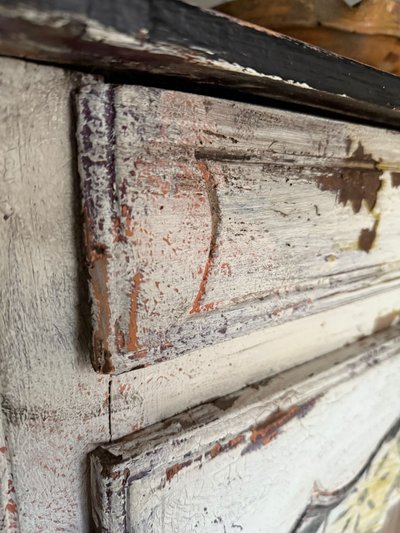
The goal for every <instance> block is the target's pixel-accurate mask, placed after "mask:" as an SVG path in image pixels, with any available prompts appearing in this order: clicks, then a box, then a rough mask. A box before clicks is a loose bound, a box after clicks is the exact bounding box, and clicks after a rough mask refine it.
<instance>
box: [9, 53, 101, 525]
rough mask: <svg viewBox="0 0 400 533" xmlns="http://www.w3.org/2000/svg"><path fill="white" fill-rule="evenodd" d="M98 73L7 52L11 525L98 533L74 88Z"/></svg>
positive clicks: (94, 402) (96, 433)
mask: <svg viewBox="0 0 400 533" xmlns="http://www.w3.org/2000/svg"><path fill="white" fill-rule="evenodd" d="M89 80H90V81H93V78H91V77H87V76H82V75H80V74H78V73H71V72H68V71H65V70H63V69H58V68H51V67H48V66H44V65H36V64H33V63H27V62H25V61H20V60H12V59H7V58H0V124H1V126H0V169H1V170H0V417H1V421H0V531H1V533H55V532H59V531H64V532H67V533H78V532H79V533H89V531H90V525H91V520H90V512H89V506H88V498H87V486H88V485H87V454H88V452H89V451H91V450H93V448H95V447H96V445H97V444H99V443H103V442H108V440H109V438H110V427H109V416H108V412H109V381H110V378H109V377H108V376H98V375H96V374H95V372H93V368H92V366H91V364H90V357H89V338H90V320H88V305H87V290H86V287H85V272H84V258H83V257H82V254H81V252H80V249H81V240H82V239H81V233H82V220H81V215H80V199H79V183H78V178H77V172H76V158H75V153H74V144H73V141H74V136H73V114H72V109H71V94H72V93H73V92H74V91H75V90H76V89H77V87H79V86H80V85H81V84H84V83H87V82H88V81H89Z"/></svg>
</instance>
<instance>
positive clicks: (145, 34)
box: [0, 0, 400, 126]
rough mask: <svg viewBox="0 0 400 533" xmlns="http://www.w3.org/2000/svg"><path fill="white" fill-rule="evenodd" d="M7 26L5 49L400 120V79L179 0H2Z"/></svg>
mask: <svg viewBox="0 0 400 533" xmlns="http://www.w3.org/2000/svg"><path fill="white" fill-rule="evenodd" d="M0 30H1V34H0V35H1V38H0V53H1V54H3V55H12V56H18V57H26V58H29V59H39V60H41V61H47V62H51V63H55V62H58V63H61V64H63V65H79V66H85V67H89V68H90V71H91V72H92V71H93V69H97V70H99V71H104V70H107V71H110V70H111V71H118V72H121V73H125V74H126V73H129V74H131V73H132V71H136V72H147V73H152V74H157V75H162V76H163V77H165V76H175V77H178V78H181V79H182V78H184V79H185V80H186V81H187V80H193V81H195V82H200V83H202V84H204V83H205V84H208V85H211V86H213V87H219V86H220V85H221V83H222V84H223V86H224V87H225V88H228V87H229V88H231V89H234V90H235V91H240V92H245V93H248V94H253V95H258V96H260V95H261V96H264V97H265V96H266V97H272V98H275V99H279V100H285V101H289V102H297V103H300V104H302V105H311V106H314V107H319V108H323V109H330V110H333V111H335V112H340V113H344V114H350V115H355V116H359V117H363V118H368V119H369V120H375V121H379V122H381V123H385V124H391V125H395V126H398V125H399V123H400V120H399V113H398V109H399V107H400V99H399V94H400V91H399V87H400V80H399V79H397V78H396V77H393V76H391V75H389V74H386V73H383V72H379V71H377V70H374V69H372V68H369V67H366V66H365V65H360V64H359V63H357V62H354V61H351V60H347V59H344V58H338V57H336V56H334V55H333V54H330V53H329V52H326V51H324V50H321V49H318V48H316V47H313V46H310V45H306V44H304V43H301V42H299V41H296V40H294V39H291V38H288V37H286V36H283V35H279V34H277V33H276V32H273V31H268V30H263V29H262V28H260V27H255V26H252V25H251V24H249V23H244V22H240V21H237V20H236V21H235V20H234V19H232V18H230V17H227V16H224V15H222V14H218V13H215V12H211V11H207V10H201V9H199V8H196V7H194V6H189V5H185V4H184V3H182V2H179V1H177V0H152V1H150V0H145V1H144V0H129V1H127V0H118V1H115V0H106V1H104V0H94V1H89V0H86V1H80V2H77V1H74V2H71V1H65V0H57V1H54V2H52V1H49V0H25V1H24V2H20V1H17V2H16V1H15V0H2V1H1V2H0ZM255 51H256V52H257V53H255Z"/></svg>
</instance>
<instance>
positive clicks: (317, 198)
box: [78, 83, 400, 373]
mask: <svg viewBox="0 0 400 533" xmlns="http://www.w3.org/2000/svg"><path fill="white" fill-rule="evenodd" d="M399 140H400V136H399V134H398V133H397V132H393V131H389V130H385V129H378V128H371V127H367V126H362V125H356V124H349V123H344V122H338V121H333V120H328V119H322V118H317V117H313V116H310V115H302V114H298V113H290V112H287V111H281V110H276V109H269V108H264V107H258V106H254V105H248V104H242V103H237V102H231V101H225V100H218V99H215V98H210V97H204V96H200V95H191V94H184V93H179V92H174V91H165V90H159V89H151V88H144V87H137V86H110V85H105V84H101V83H99V84H94V85H89V86H87V87H84V88H83V89H82V90H81V91H80V94H79V96H78V144H79V170H80V174H81V178H82V190H83V199H84V213H85V221H86V222H85V225H86V251H87V260H88V264H89V273H90V286H91V295H92V303H93V325H94V342H93V345H94V356H93V364H94V366H95V368H96V369H97V370H101V371H102V372H105V373H110V372H117V373H118V372H122V371H126V370H128V369H133V368H137V367H142V366H144V365H148V364H153V363H156V362H160V361H165V360H167V359H170V358H172V357H177V356H179V355H181V354H183V353H186V352H190V351H191V350H194V349H198V348H201V347H203V346H207V345H212V344H215V343H218V342H222V341H224V340H227V339H231V338H235V337H237V336H239V335H244V334H247V333H249V332H252V331H256V330H260V329H263V328H266V327H270V326H274V325H277V324H281V323H283V322H286V321H289V320H293V319H296V318H301V317H304V316H307V315H311V314H315V313H319V312H323V311H326V310H327V309H332V308H336V307H337V306H339V305H344V304H348V303H351V302H355V301H359V300H360V299H364V298H366V297H369V296H372V295H376V294H379V293H382V294H384V293H385V292H388V291H393V290H395V289H396V288H398V286H399V275H398V271H399V264H400V246H399V244H400V235H399V232H398V229H397V223H396V221H397V218H398V211H399V208H400V188H399V175H400V174H399V169H400V155H399V150H398V145H399ZM391 312H393V313H394V315H393V316H395V314H396V313H398V310H397V309H395V308H394V309H393V310H391ZM377 314H378V313H377Z"/></svg>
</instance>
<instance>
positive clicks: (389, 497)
mask: <svg viewBox="0 0 400 533" xmlns="http://www.w3.org/2000/svg"><path fill="white" fill-rule="evenodd" d="M399 331H400V330H399V328H398V327H395V328H392V329H390V330H387V331H385V332H383V333H380V334H376V335H375V336H372V337H371V338H368V339H365V340H364V341H360V342H358V343H355V344H354V345H350V346H348V347H346V348H343V349H341V350H338V351H335V352H332V353H330V354H328V355H327V356H324V357H322V358H319V359H316V360H314V361H311V362H309V363H307V364H305V365H302V366H299V367H297V368H295V369H292V370H290V371H287V372H285V373H283V374H280V375H277V376H276V377H275V378H272V379H270V380H269V381H267V382H264V383H259V384H258V385H255V386H253V387H248V388H245V389H242V390H241V391H239V392H237V393H234V394H231V395H229V396H226V397H222V398H220V399H218V400H216V401H214V402H212V403H209V404H206V405H202V406H200V407H197V408H194V409H191V410H190V411H188V412H186V413H183V414H181V415H178V416H176V417H174V418H172V419H169V420H167V421H165V422H163V423H159V424H156V425H154V426H151V427H149V428H147V429H145V430H142V431H139V432H137V433H135V434H132V435H131V436H128V437H125V438H123V439H121V440H120V441H119V442H117V443H115V444H111V445H108V446H104V447H101V448H99V449H97V450H96V451H95V452H93V454H92V457H91V465H92V497H93V509H94V519H95V521H96V524H97V527H98V530H99V531H103V532H113V533H119V532H121V533H122V532H128V531H132V532H133V531H134V532H135V533H141V532H143V533H144V532H146V533H159V532H160V531H163V532H165V533H180V532H182V531H197V530H198V531H201V532H202V533H214V532H225V531H226V532H232V533H236V532H237V531H238V530H239V531H244V532H248V533H266V532H270V531H271V532H272V531H273V532H274V533H289V532H293V533H294V532H296V533H300V532H301V533H304V532H306V531H307V532H308V533H309V532H310V531H314V532H317V531H318V532H319V531H322V530H323V531H329V532H333V531H338V530H340V531H342V530H343V531H344V529H343V526H344V523H346V522H347V521H349V524H350V525H351V527H353V526H354V527H356V526H355V524H357V523H359V524H361V526H362V527H361V529H360V531H372V530H373V531H375V530H376V531H378V530H379V529H378V526H379V525H381V524H383V523H384V521H385V518H386V514H387V512H388V510H389V508H390V507H391V506H392V505H394V504H396V503H398V502H399V501H400V492H399V489H398V484H397V483H396V476H397V475H398V470H399V465H400V454H399V438H400V437H399V435H400V433H399V420H398V405H399V401H400V388H399V375H400V358H399V337H398V335H399ZM377 413H379V416H377ZM372 419H373V420H374V422H373V424H371V420H372ZM344 515H346V518H345V520H344ZM323 527H326V528H327V529H323ZM320 528H321V529H320ZM335 528H336V529H335ZM338 528H339V529H338ZM351 530H353V529H351ZM354 530H355V529H354ZM349 531H350V529H349Z"/></svg>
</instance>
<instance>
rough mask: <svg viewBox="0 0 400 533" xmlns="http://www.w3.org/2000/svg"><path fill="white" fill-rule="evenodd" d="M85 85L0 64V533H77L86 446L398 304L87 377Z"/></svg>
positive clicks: (227, 387)
mask: <svg viewBox="0 0 400 533" xmlns="http://www.w3.org/2000/svg"><path fill="white" fill-rule="evenodd" d="M89 81H90V82H91V83H92V80H91V79H88V78H86V77H83V78H82V77H81V76H79V75H73V74H71V73H69V72H67V71H65V70H63V69H57V68H50V67H45V66H40V65H35V64H33V63H25V62H23V61H19V60H10V59H5V58H1V59H0V87H1V91H0V118H1V127H0V154H1V157H0V165H1V171H0V205H1V206H4V205H6V206H7V207H6V212H4V213H2V215H6V217H5V218H3V216H2V217H1V218H0V246H1V251H2V253H1V254H0V301H1V307H2V312H1V313H0V339H1V340H0V352H1V353H0V385H1V417H2V431H3V435H1V434H0V478H1V480H0V483H1V486H0V529H1V531H2V533H3V531H4V533H17V532H18V533H56V532H57V531H62V530H64V531H65V532H67V533H88V532H89V531H90V530H91V522H90V518H89V501H88V490H89V482H88V453H89V452H90V451H91V450H93V449H94V448H95V447H96V446H97V445H99V444H102V443H107V442H108V441H109V439H110V438H112V439H116V438H119V437H122V436H125V435H127V434H128V433H130V432H131V431H132V430H133V429H134V428H138V427H145V426H148V425H149V424H154V423H156V422H158V421H160V420H161V419H164V418H166V417H169V416H172V415H174V414H176V413H178V412H182V411H184V410H185V409H187V408H188V407H192V406H195V405H197V404H199V403H201V402H204V401H208V400H210V398H214V397H216V396H220V395H223V394H227V393H229V392H232V391H233V390H235V389H239V388H241V387H243V386H244V385H246V384H248V383H250V382H254V381H258V380H260V379H262V378H263V377H265V376H267V375H271V374H274V373H276V372H278V371H281V370H283V369H285V368H287V367H288V366H292V365H293V364H298V363H301V362H303V361H304V360H306V359H308V358H312V357H316V356H318V355H321V354H322V353H325V352H326V351H328V350H332V349H334V348H338V347H340V346H342V345H344V344H345V343H347V342H352V341H354V340H355V339H357V338H358V337H360V336H364V335H368V334H369V333H371V332H372V331H374V330H376V329H377V328H378V329H379V327H383V326H384V325H388V324H389V323H390V322H391V320H392V319H394V318H395V311H396V309H397V308H398V303H397V302H398V301H399V298H400V294H399V291H398V289H395V288H394V287H393V290H388V291H387V292H380V293H378V294H375V295H373V294H371V295H370V296H368V297H367V294H366V298H365V299H364V300H358V301H354V302H351V303H349V304H347V305H345V306H343V307H341V309H340V312H338V311H335V310H330V311H326V312H324V313H322V314H321V315H317V316H310V317H306V318H304V319H301V320H299V321H292V322H290V323H288V324H286V325H281V326H277V327H275V328H272V329H271V330H267V329H266V330H263V331H257V332H253V333H251V334H248V335H246V336H244V337H243V338H239V339H237V340H230V341H227V342H226V343H220V344H218V345H217V346H215V347H208V348H206V349H204V350H197V351H195V352H193V353H189V354H186V355H183V356H182V357H180V358H179V359H174V360H171V361H168V362H166V363H161V364H159V365H155V366H152V367H149V368H143V369H141V370H139V371H136V372H134V373H126V374H124V375H120V376H118V377H112V378H109V377H106V376H98V375H96V374H95V373H94V371H93V369H92V367H91V364H90V353H89V349H88V337H89V335H90V326H89V325H88V323H87V318H88V315H89V309H87V307H86V305H85V304H86V302H87V294H86V288H85V287H86V285H85V283H86V273H85V272H84V268H83V267H84V259H83V258H82V256H81V244H80V241H81V230H82V228H81V224H82V221H81V217H80V204H79V183H78V177H77V175H76V165H75V152H74V150H73V144H74V124H73V123H72V122H73V121H72V120H71V108H72V104H71V101H72V92H73V91H75V89H76V88H77V87H78V86H80V85H81V84H82V83H83V84H85V83H88V82H89ZM382 149H383V148H382ZM385 149H386V147H385ZM368 150H371V148H369V147H368ZM389 190H390V189H389ZM317 193H318V191H317ZM326 194H328V193H326ZM389 207H390V205H389V204H386V207H383V209H387V208H389ZM365 215H366V214H364V216H365ZM366 216H367V217H368V215H366ZM387 287H388V288H390V284H389V283H388V284H387ZM367 292H368V291H367ZM338 318H339V319H338ZM286 328H287V329H286ZM308 342H310V344H312V347H310V348H307V343H308ZM296 345H297V346H296ZM295 347H296V349H295ZM327 364H329V361H328V363H327ZM394 376H395V374H394V372H393V379H394ZM390 379H392V378H390ZM390 379H389V381H390ZM275 383H276V384H278V383H281V385H280V388H279V390H282V391H283V390H284V389H285V387H287V383H286V382H280V381H279V380H277V381H275ZM110 389H111V391H112V397H111V399H109V397H108V392H109V390H110ZM371 390H372V389H371ZM384 390H385V388H384V387H382V391H383V393H384V394H386V393H385V392H384ZM389 404H390V405H393V404H394V400H393V399H392V402H388V405H389ZM110 407H111V412H110ZM366 408H367V406H366ZM371 409H372V408H371ZM374 415H375V413H374V412H373V411H371V412H370V416H371V417H373V416H374ZM385 416H386V415H385ZM365 427H367V425H366V426H365ZM374 432H376V433H374ZM374 432H372V433H373V434H374V435H375V436H376V437H377V438H379V437H381V436H382V434H383V429H382V428H381V426H379V425H378V426H374ZM0 433H1V431H0ZM3 448H6V450H3ZM10 500H12V501H10ZM9 504H11V505H9ZM14 505H16V510H15V511H14ZM4 511H5V512H4ZM5 524H6V525H5ZM251 533H252V532H251Z"/></svg>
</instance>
